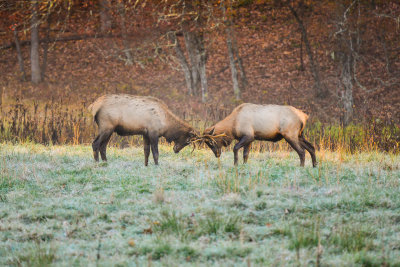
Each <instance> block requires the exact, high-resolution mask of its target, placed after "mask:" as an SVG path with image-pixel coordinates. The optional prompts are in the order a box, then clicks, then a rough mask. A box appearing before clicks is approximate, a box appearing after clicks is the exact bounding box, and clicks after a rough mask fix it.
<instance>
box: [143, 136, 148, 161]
mask: <svg viewBox="0 0 400 267" xmlns="http://www.w3.org/2000/svg"><path fill="white" fill-rule="evenodd" d="M143 142H144V166H147V165H148V164H149V155H150V139H149V137H148V136H147V135H143Z"/></svg>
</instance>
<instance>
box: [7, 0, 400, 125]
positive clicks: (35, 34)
mask: <svg viewBox="0 0 400 267" xmlns="http://www.w3.org/2000/svg"><path fill="white" fill-rule="evenodd" d="M261 6H262V7H264V8H269V9H274V10H276V11H277V12H286V13H287V14H289V16H288V18H287V19H288V20H289V19H292V20H293V21H294V22H295V24H296V27H297V28H298V31H299V33H300V40H299V44H300V46H299V49H300V53H299V62H300V63H299V65H300V71H307V72H309V73H310V75H311V77H312V79H313V82H314V97H315V98H316V99H324V98H327V97H334V98H337V99H339V102H340V103H341V105H342V106H343V109H344V119H343V123H344V124H345V125H347V124H348V123H350V122H351V120H352V118H353V113H354V109H353V108H354V93H355V88H357V90H361V91H362V92H367V93H368V92H373V91H374V90H376V89H377V88H380V87H385V88H389V87H393V86H398V84H399V82H400V81H399V75H396V74H398V71H399V70H398V58H399V57H398V56H399V52H400V49H399V46H398V44H399V42H398V41H399V34H398V33H399V31H400V28H399V21H400V4H399V3H397V2H396V1H378V0H370V1H361V0H339V1H313V0H282V1H279V0H206V1H193V0H178V1H175V0H174V1H173V0H164V1H152V0H89V1H77V0H21V1H12V0H2V1H0V8H1V11H0V12H1V14H2V17H7V21H6V22H5V23H6V24H7V25H6V26H7V27H6V30H5V31H4V32H3V36H6V37H7V38H4V40H8V42H4V43H2V44H1V49H2V50H4V49H10V48H15V55H16V58H17V62H18V64H19V70H20V71H19V74H18V75H20V78H21V80H30V81H31V82H32V83H34V84H38V83H41V82H43V81H44V80H45V79H46V71H47V57H48V53H49V51H51V46H53V45H54V44H55V43H56V42H63V41H73V40H75V41H76V40H87V39H89V38H110V39H111V38H117V39H119V40H121V45H120V47H119V51H120V54H119V55H118V58H119V59H120V60H122V61H124V62H125V64H126V65H132V64H140V62H138V61H137V60H136V59H135V55H134V53H133V47H132V44H131V40H132V39H134V38H135V32H136V31H138V30H140V29H143V28H145V27H153V28H155V29H157V31H158V32H159V38H158V40H157V41H156V42H162V43H163V47H161V48H160V47H157V45H155V46H156V49H155V50H154V53H157V52H158V51H159V50H165V47H168V48H171V49H170V50H168V51H169V52H168V53H170V56H171V58H172V60H174V61H176V62H177V63H178V64H179V66H180V69H181V71H182V75H183V77H184V79H185V84H186V93H187V94H189V95H192V96H195V97H199V98H200V99H201V101H202V102H206V101H207V99H208V98H209V97H210V96H209V94H208V77H207V72H206V68H207V60H208V56H209V51H208V49H209V42H210V41H211V40H210V36H211V35H212V34H215V33H217V34H218V35H219V36H222V37H223V38H224V39H225V44H226V51H227V59H228V64H227V68H229V69H230V72H231V79H232V85H233V88H232V90H233V94H234V96H235V99H236V100H240V99H241V93H242V92H243V91H244V90H246V86H248V77H247V75H246V65H245V64H244V62H243V60H242V59H243V55H241V53H240V51H241V50H240V44H239V43H238V38H237V32H238V31H239V30H240V28H238V27H237V26H238V25H239V18H240V16H241V10H242V9H243V8H252V7H254V8H258V7H261ZM321 7H324V10H330V12H329V13H327V14H323V16H325V17H326V23H325V25H324V27H326V28H327V29H326V30H325V31H323V32H324V33H325V34H326V36H325V38H327V39H329V41H330V42H331V44H332V47H333V49H332V51H331V53H330V57H331V58H332V59H333V62H334V64H335V66H334V67H335V68H336V69H337V76H336V77H335V81H334V82H335V84H336V86H335V91H333V90H331V89H329V88H328V87H329V86H327V79H326V77H324V73H323V71H321V68H320V65H321V64H320V62H319V58H318V56H317V52H318V51H317V50H318V46H317V45H315V42H314V41H313V39H312V38H313V37H311V36H314V34H313V32H312V31H310V29H309V28H308V26H309V24H308V22H309V21H310V18H311V17H312V16H315V15H318V14H317V13H318V12H319V11H320V10H322V9H321ZM319 15H320V14H319ZM73 18H78V19H77V20H75V21H79V19H81V23H79V22H78V23H76V22H75V23H74V24H73V23H72V21H74V20H73ZM76 25H78V26H76ZM87 25H90V26H87ZM93 25H95V27H93ZM85 27H89V28H90V29H91V30H90V31H85ZM21 37H22V39H23V40H21ZM25 45H29V46H30V76H29V77H28V75H27V73H28V72H27V70H26V63H25V62H24V59H23V57H22V53H21V47H22V46H25ZM377 46H379V47H377ZM372 51H374V53H373V54H372ZM371 55H373V56H371ZM305 59H307V60H305ZM374 66H375V67H376V66H382V68H383V71H382V73H381V74H379V75H377V74H376V73H374V71H373V70H374V68H373V67H374ZM361 77H364V79H366V80H368V81H369V82H368V86H366V85H365V83H364V81H363V80H362V79H361ZM365 77H367V78H365Z"/></svg>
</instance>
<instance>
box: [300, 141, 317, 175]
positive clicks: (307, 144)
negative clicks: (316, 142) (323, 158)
mask: <svg viewBox="0 0 400 267" xmlns="http://www.w3.org/2000/svg"><path fill="white" fill-rule="evenodd" d="M299 141H300V144H301V146H302V147H303V148H305V149H306V150H307V151H308V153H310V155H311V160H312V165H313V167H314V168H315V167H316V166H317V159H316V157H315V148H314V146H313V145H312V144H311V143H310V142H308V141H307V140H306V139H305V138H304V136H300V137H299Z"/></svg>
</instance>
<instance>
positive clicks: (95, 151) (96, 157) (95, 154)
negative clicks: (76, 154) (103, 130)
mask: <svg viewBox="0 0 400 267" xmlns="http://www.w3.org/2000/svg"><path fill="white" fill-rule="evenodd" d="M99 138H100V135H98V136H97V137H96V138H95V139H94V141H93V143H92V148H93V157H94V160H95V161H99V147H100V145H99V142H98V141H99Z"/></svg>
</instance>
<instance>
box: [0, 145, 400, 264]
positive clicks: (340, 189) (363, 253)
mask: <svg viewBox="0 0 400 267" xmlns="http://www.w3.org/2000/svg"><path fill="white" fill-rule="evenodd" d="M232 154H233V153H232V152H231V151H229V152H225V153H224V154H223V155H222V158H221V160H220V161H218V160H217V159H216V158H215V157H214V156H213V154H212V152H211V151H209V150H196V151H194V152H193V153H191V149H190V148H186V149H184V150H183V151H181V153H179V154H174V153H173V152H172V147H170V146H163V145H162V146H161V147H160V165H159V166H158V167H156V166H154V164H153V162H152V161H151V163H150V166H149V167H145V166H144V164H143V163H144V159H143V157H144V156H143V148H142V147H137V148H135V147H133V148H125V149H117V148H110V149H109V150H108V158H109V161H108V163H95V162H94V161H93V159H92V152H91V148H90V147H89V146H42V145H35V144H30V143H27V144H23V145H11V144H1V145H0V266H4V265H11V266H49V265H51V266H70V265H73V266H88V265H89V266H95V265H99V266H110V265H113V266H147V265H149V264H150V265H151V266H192V265H194V266H248V264H250V265H251V266H288V265H299V264H300V265H301V266H306V265H307V266H308V265H315V264H316V262H317V261H318V262H319V263H320V264H321V265H322V266H400V245H399V244H400V235H399V233H400V215H399V214H400V194H399V192H400V156H399V155H393V154H389V153H380V152H375V151H371V152H368V153H355V154H347V153H345V152H344V151H336V152H329V151H325V150H321V151H319V152H318V154H317V156H318V160H319V162H320V164H319V166H318V168H311V166H310V165H311V162H310V158H309V157H307V161H306V167H305V168H301V167H299V166H298V165H299V159H298V156H297V154H295V153H294V152H287V151H278V152H263V153H259V152H254V151H253V152H252V153H251V154H250V158H249V162H248V164H246V165H243V164H241V165H239V166H238V167H237V168H235V167H234V166H233V155H232Z"/></svg>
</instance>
